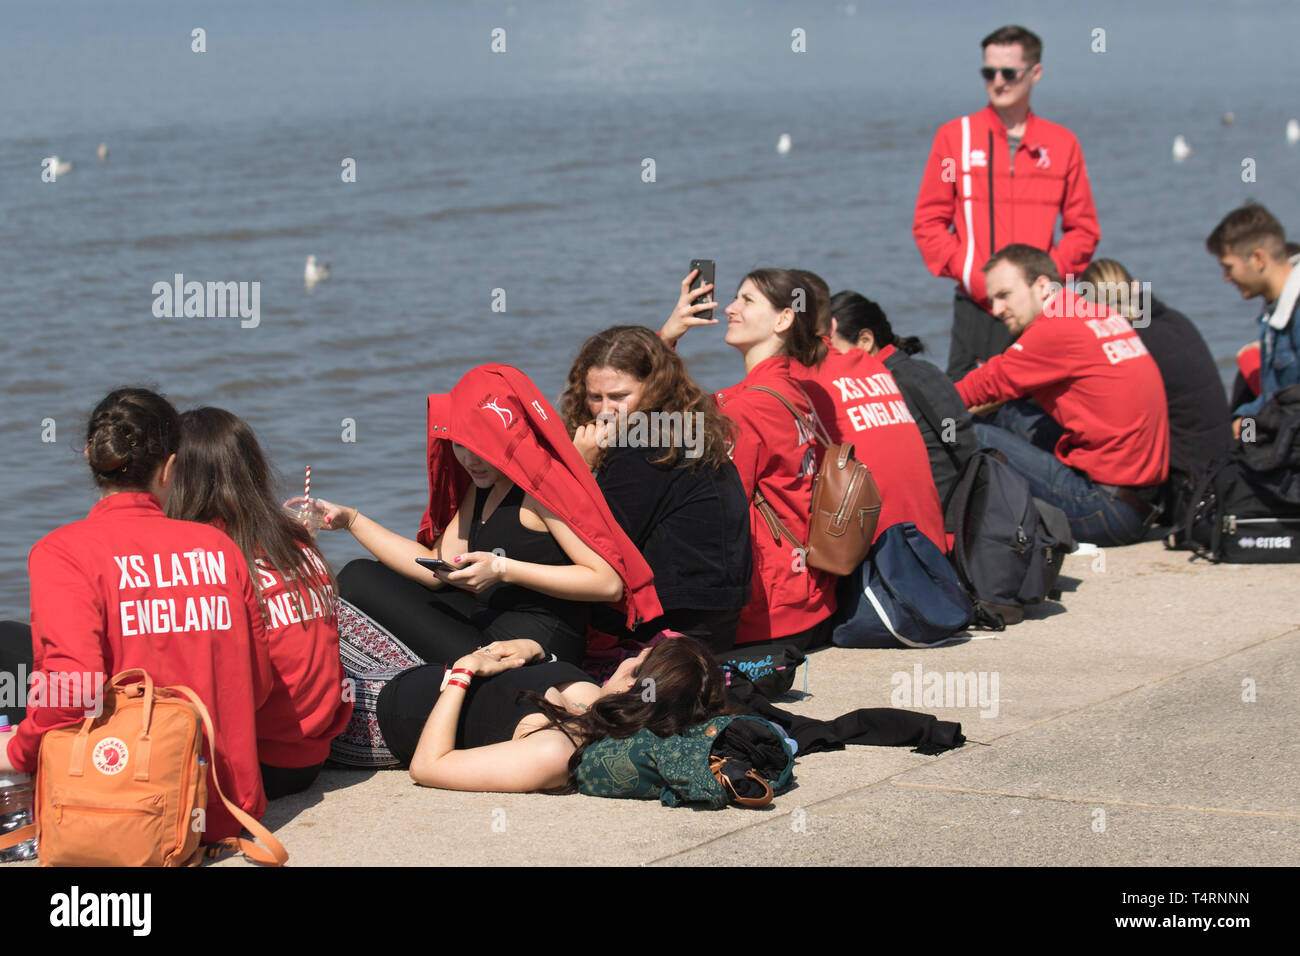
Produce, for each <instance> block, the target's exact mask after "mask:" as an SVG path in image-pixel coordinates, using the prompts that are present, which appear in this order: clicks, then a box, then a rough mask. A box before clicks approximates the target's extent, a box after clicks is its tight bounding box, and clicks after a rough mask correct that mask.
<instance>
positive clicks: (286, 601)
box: [167, 408, 352, 800]
mask: <svg viewBox="0 0 1300 956" xmlns="http://www.w3.org/2000/svg"><path fill="white" fill-rule="evenodd" d="M167 514H168V516H169V517H172V518H179V519H180V520H182V521H199V522H202V523H204V524H210V525H215V526H216V527H218V528H220V529H221V530H222V531H224V532H226V534H228V535H229V536H230V537H231V538H232V539H233V540H234V542H235V544H237V545H238V546H239V550H240V551H242V552H243V555H244V558H245V560H246V561H247V562H248V567H249V568H250V570H251V571H252V574H253V583H254V585H255V586H256V588H257V593H258V600H259V601H260V602H261V611H260V614H261V617H262V621H263V624H264V625H265V627H266V634H267V640H268V644H269V647H270V654H271V665H272V667H273V669H274V672H275V680H274V685H273V687H272V689H271V696H270V697H268V698H267V700H266V701H265V702H264V703H263V704H262V706H261V707H260V708H258V711H257V753H258V759H259V760H260V761H261V764H262V786H263V788H264V789H265V790H266V796H267V798H268V799H270V800H274V799H276V798H278V797H283V796H287V795H288V794H291V793H298V792H300V791H302V790H305V789H307V787H309V786H311V784H312V782H313V781H314V780H315V779H316V777H317V775H318V774H319V773H320V769H321V766H322V765H323V764H324V762H325V758H326V757H328V756H329V750H330V741H331V740H333V739H334V738H335V737H337V736H338V735H339V734H340V733H342V731H343V729H344V728H345V727H347V724H348V718H349V717H351V715H352V701H351V699H350V695H347V696H345V695H344V693H343V690H344V685H343V679H344V673H343V664H342V662H341V661H340V659H339V624H338V612H337V601H336V597H335V587H334V576H333V575H332V574H331V573H330V570H329V567H328V565H326V563H325V558H324V556H323V555H322V554H321V553H320V551H319V550H318V549H317V548H316V545H315V544H314V543H313V542H312V539H311V534H310V533H309V532H308V531H307V529H306V528H305V527H304V526H303V525H302V524H300V523H298V522H297V521H294V520H293V519H292V518H290V517H289V516H288V515H286V514H285V513H284V511H283V510H282V509H281V508H280V505H279V504H278V503H277V501H276V496H275V493H274V489H273V487H272V477H271V470H270V468H269V467H268V466H267V463H266V458H265V457H264V456H263V455H262V449H261V447H260V446H259V445H258V443H257V437H256V436H255V435H254V434H253V430H252V429H251V428H249V427H248V424H247V423H246V422H245V421H243V419H241V418H239V417H238V416H237V415H233V414H231V413H230V412H228V411H225V410H224V409H221V408H196V409H194V410H192V411H188V412H186V413H185V414H183V415H182V416H181V443H180V451H179V452H178V453H177V458H176V467H175V479H174V481H173V484H172V492H171V496H170V497H169V498H168V499H167Z"/></svg>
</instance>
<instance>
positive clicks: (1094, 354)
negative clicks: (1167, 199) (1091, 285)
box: [957, 245, 1169, 546]
mask: <svg viewBox="0 0 1300 956" xmlns="http://www.w3.org/2000/svg"><path fill="white" fill-rule="evenodd" d="M983 272H984V278H985V282H986V283H987V286H988V293H989V298H990V301H991V302H992V305H993V314H994V315H996V316H997V317H998V318H999V319H1000V320H1001V321H1002V322H1003V323H1005V324H1006V327H1007V330H1008V331H1009V332H1010V334H1011V335H1013V336H1019V338H1017V340H1016V342H1015V343H1014V344H1013V345H1012V346H1011V347H1010V348H1009V349H1007V350H1006V351H1005V352H1003V353H1002V354H1001V355H995V356H993V357H992V358H990V359H989V360H988V361H987V362H985V363H984V364H983V365H982V366H980V367H979V368H977V369H975V370H974V371H973V372H971V373H970V374H969V375H967V376H966V377H965V378H963V379H962V380H961V381H960V382H958V383H957V393H958V394H959V395H961V398H962V401H964V402H965V403H966V405H967V406H968V407H969V408H970V409H971V411H972V412H975V413H978V412H979V411H980V409H981V407H983V406H987V405H989V404H991V403H994V402H1004V401H1007V400H1009V399H1016V398H1025V397H1032V398H1033V399H1035V400H1036V401H1037V402H1038V404H1039V405H1041V406H1042V407H1043V409H1044V410H1045V411H1046V412H1047V414H1048V415H1050V416H1051V418H1052V419H1054V420H1055V422H1056V423H1057V425H1059V426H1060V430H1061V431H1060V437H1059V439H1057V441H1056V443H1055V447H1054V449H1053V450H1052V451H1045V450H1043V448H1041V447H1039V446H1038V445H1036V444H1034V442H1032V441H1031V440H1029V438H1028V437H1027V436H1024V435H1021V434H1017V433H1016V432H1015V431H1011V430H1009V429H1007V428H999V427H997V426H996V425H988V424H983V423H979V422H977V423H976V425H975V437H976V439H978V441H979V443H980V444H981V445H982V446H984V447H985V448H996V449H997V450H999V451H1001V452H1002V453H1003V454H1004V455H1006V457H1007V460H1008V461H1009V462H1010V463H1011V466H1012V467H1013V468H1015V469H1016V471H1018V472H1020V473H1021V474H1022V475H1024V476H1025V478H1026V479H1027V480H1028V481H1029V487H1030V489H1031V490H1032V491H1033V494H1034V497H1036V498H1042V499H1043V500H1044V501H1046V502H1048V503H1049V504H1053V505H1056V506H1057V507H1058V508H1060V509H1061V510H1062V511H1063V512H1065V516H1066V517H1067V518H1069V519H1070V530H1071V531H1072V532H1073V533H1074V536H1075V538H1077V539H1078V540H1080V541H1090V542H1092V543H1094V544H1101V545H1108V546H1109V545H1120V544H1131V543H1133V542H1134V541H1138V540H1140V539H1141V537H1142V533H1143V531H1144V530H1145V521H1146V519H1147V517H1148V516H1149V515H1150V514H1151V512H1152V510H1153V501H1154V499H1155V496H1156V492H1157V491H1158V489H1159V486H1160V484H1161V483H1163V482H1164V480H1165V478H1166V477H1167V476H1168V474H1169V407H1168V403H1167V402H1166V400H1165V387H1164V381H1163V380H1162V379H1161V377H1160V369H1159V368H1158V367H1157V366H1156V363H1155V360H1154V359H1153V358H1152V357H1151V355H1150V353H1148V352H1147V350H1146V346H1144V345H1143V344H1142V339H1141V338H1140V337H1139V336H1138V334H1137V332H1136V330H1134V328H1133V326H1132V325H1130V324H1129V322H1128V320H1126V319H1125V318H1123V317H1122V316H1118V315H1112V314H1110V313H1109V312H1108V310H1107V309H1106V307H1105V305H1094V304H1093V303H1090V302H1088V301H1086V300H1084V299H1081V298H1079V297H1077V296H1075V295H1074V293H1072V292H1069V291H1066V290H1064V289H1062V288H1061V276H1060V273H1058V272H1057V271H1056V263H1054V262H1053V261H1052V259H1051V257H1050V256H1048V255H1047V253H1045V252H1043V251H1042V250H1040V249H1035V248H1033V247H1032V246H1026V245H1011V246H1007V247H1005V248H1004V249H1002V251H1001V252H999V253H998V254H997V255H995V256H994V257H993V258H992V259H990V260H989V261H988V263H987V264H986V265H985V266H984V270H983Z"/></svg>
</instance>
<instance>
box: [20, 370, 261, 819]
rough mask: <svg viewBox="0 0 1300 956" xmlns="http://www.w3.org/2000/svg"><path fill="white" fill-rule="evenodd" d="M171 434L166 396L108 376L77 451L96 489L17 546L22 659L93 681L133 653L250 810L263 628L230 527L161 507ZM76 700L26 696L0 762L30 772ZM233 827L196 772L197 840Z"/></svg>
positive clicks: (53, 675)
mask: <svg viewBox="0 0 1300 956" xmlns="http://www.w3.org/2000/svg"><path fill="white" fill-rule="evenodd" d="M179 437H180V421H179V417H178V416H177V414H176V410H175V409H174V408H172V406H171V404H170V403H168V401H167V400H166V399H165V398H163V397H161V396H159V395H156V394H154V393H153V392H151V391H149V390H147V389H143V388H120V389H117V390H116V391H113V392H111V393H109V394H108V396H106V397H105V398H104V400H103V401H101V402H100V403H99V404H98V405H97V406H96V407H95V410H94V412H93V413H91V416H90V424H89V426H88V427H87V429H86V449H85V455H86V460H87V462H88V463H89V464H90V469H91V473H92V474H93V475H94V478H95V483H96V484H97V485H98V486H99V488H100V499H99V502H98V503H97V504H96V505H95V506H94V507H93V508H92V509H91V510H90V514H89V515H88V516H87V517H86V518H85V519H83V520H81V521H76V522H73V523H72V524H68V525H64V526H63V527H62V528H58V529H57V530H55V531H52V532H51V533H49V534H48V535H46V536H45V537H44V538H42V539H41V540H40V541H38V542H37V543H36V545H35V547H33V548H32V551H31V555H30V556H29V558H28V571H29V573H30V576H31V605H32V607H31V610H32V644H33V652H34V655H33V656H34V659H35V671H39V672H41V673H42V674H44V675H45V677H44V680H45V686H47V687H53V688H58V687H60V686H62V684H63V682H64V681H65V680H67V679H68V678H69V676H70V675H73V674H76V675H81V674H93V675H102V676H103V677H104V679H105V681H107V679H108V678H109V677H111V676H112V675H114V674H116V673H119V672H121V671H124V670H129V669H131V668H136V667H139V668H143V669H144V670H145V671H147V672H148V674H149V676H150V677H152V678H153V681H154V683H155V684H156V685H157V686H159V687H163V686H173V685H177V684H180V685H184V686H187V687H190V688H192V689H193V690H194V691H195V693H197V694H198V695H199V697H200V699H201V700H202V701H203V703H204V704H205V705H206V706H207V708H208V711H209V712H210V713H211V715H212V721H213V724H214V725H215V727H216V731H217V733H216V753H215V754H214V755H210V756H211V757H212V766H213V768H214V770H215V773H216V777H217V780H218V781H219V782H220V785H221V789H222V791H224V792H225V794H226V796H227V797H228V798H229V799H230V800H231V801H232V802H233V803H235V804H237V805H238V806H240V807H242V808H243V809H244V810H246V811H247V812H248V813H249V814H250V815H252V816H253V817H260V816H261V815H262V813H263V812H264V811H265V810H266V795H265V794H264V793H263V790H262V778H261V774H260V773H259V771H258V763H257V733H256V724H255V714H256V712H257V710H258V708H259V707H261V706H262V705H263V704H264V703H265V702H266V700H267V697H268V696H269V695H270V693H271V686H272V674H271V662H270V658H269V655H268V653H267V646H266V632H265V630H264V629H263V627H262V614H261V609H260V608H259V606H258V601H257V594H256V591H255V590H254V587H253V582H252V580H251V579H250V577H249V573H248V567H247V565H246V564H245V562H244V558H243V556H242V555H241V554H240V553H239V549H238V548H236V547H235V545H234V543H233V542H232V541H231V540H230V538H228V537H226V535H224V534H222V533H221V532H220V531H218V530H217V529H216V528H210V527H207V526H205V525H201V524H194V523H192V522H188V521H176V520H174V519H172V518H168V517H167V516H166V515H165V514H164V513H163V504H164V503H165V502H166V501H167V498H168V495H169V493H170V491H171V488H172V483H173V477H174V468H175V462H176V449H177V445H178V443H179ZM35 671H34V673H35ZM62 702H63V701H60V703H62ZM78 703H79V704H80V705H81V706H70V707H68V706H45V705H44V703H42V702H37V701H36V700H35V698H33V700H32V701H31V706H29V707H28V709H27V713H26V717H25V719H24V720H23V721H22V722H21V723H20V724H19V725H18V728H17V731H16V732H15V733H14V734H13V735H12V739H10V740H9V741H8V745H7V747H6V748H5V749H4V750H3V751H0V772H2V771H4V770H8V769H11V768H13V769H17V770H20V771H23V772H27V773H31V772H33V771H34V770H35V769H36V758H37V753H38V750H39V747H40V741H41V736H42V734H44V733H45V731H47V730H53V729H55V728H58V727H66V726H69V725H72V724H76V723H79V722H80V721H81V720H82V719H84V717H85V715H86V713H87V712H88V711H92V710H93V709H94V707H95V705H96V702H95V701H90V700H82V701H80V702H78ZM240 829H241V827H240V825H239V823H238V822H237V821H236V820H235V819H234V817H233V816H231V814H230V812H229V811H228V810H227V809H226V808H225V806H224V805H223V804H222V802H221V798H220V797H219V796H218V795H217V788H216V787H213V786H209V787H208V807H207V814H206V820H205V827H204V833H203V842H205V843H210V842H215V841H218V840H222V839H225V838H226V837H231V836H237V835H238V834H239V831H240Z"/></svg>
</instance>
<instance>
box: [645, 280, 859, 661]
mask: <svg viewBox="0 0 1300 956" xmlns="http://www.w3.org/2000/svg"><path fill="white" fill-rule="evenodd" d="M690 280H691V276H687V277H686V278H685V279H683V280H682V291H681V297H680V298H679V299H678V302H677V307H676V308H675V309H674V310H673V313H672V315H671V316H669V318H668V321H667V323H665V325H664V327H663V330H662V331H661V333H660V334H661V336H662V337H663V340H664V342H665V343H666V344H668V345H670V346H672V345H675V343H676V342H677V340H678V339H680V338H681V337H682V336H683V335H685V334H686V332H687V331H689V330H690V329H691V328H692V327H694V326H696V325H713V324H716V323H717V322H718V320H717V319H701V318H698V317H697V316H696V314H695V313H696V312H698V311H699V310H700V309H702V308H708V307H710V306H712V305H713V303H707V302H706V303H694V304H693V303H692V299H693V298H695V297H698V296H699V295H701V294H702V293H704V294H707V293H708V292H709V291H710V290H711V286H708V285H705V286H702V287H701V288H700V289H697V290H691V289H690ZM806 285H807V282H806V280H805V278H804V277H803V276H802V275H801V274H800V273H798V272H796V271H794V270H790V269H756V270H755V271H753V272H751V273H749V275H747V276H745V278H744V280H743V281H742V282H741V283H740V288H739V289H737V291H736V298H735V300H734V301H733V302H732V303H731V304H730V305H729V306H727V309H726V315H727V332H726V338H725V341H726V343H727V344H728V345H730V346H731V347H732V348H734V349H735V350H736V351H737V352H739V353H740V356H741V359H742V361H743V362H744V368H745V377H744V379H743V380H742V381H740V382H739V383H737V384H736V385H733V386H731V387H730V388H725V389H723V390H722V391H720V392H718V393H717V395H716V398H717V402H718V405H719V406H720V408H721V410H722V412H723V414H725V415H726V416H727V417H728V418H730V419H731V420H732V421H734V422H735V423H736V426H737V430H738V431H737V435H736V443H735V447H734V449H733V451H732V455H731V458H732V461H733V462H734V463H735V466H736V470H737V471H738V472H739V473H740V480H741V482H742V484H743V485H744V488H745V493H746V495H747V496H748V498H749V499H750V502H751V505H750V511H749V528H750V540H751V541H752V542H753V555H754V574H753V579H752V585H751V596H750V600H749V603H748V604H746V606H745V609H744V610H743V611H742V612H741V615H740V623H739V625H738V627H737V630H736V644H737V645H738V646H739V645H742V644H751V643H754V642H758V641H771V640H779V641H780V642H781V643H788V644H791V645H794V646H795V647H797V648H798V649H800V650H808V649H810V648H813V647H819V646H821V645H823V644H826V643H828V642H829V640H830V617H831V614H832V613H833V612H834V610H835V582H836V579H835V577H834V575H831V574H829V573H827V572H825V571H819V570H817V569H815V568H811V567H808V566H807V565H806V564H805V562H804V560H803V555H802V554H801V553H800V550H799V548H798V546H797V545H796V544H794V543H792V542H790V541H789V540H787V539H786V538H785V537H784V536H782V537H781V538H780V539H779V540H778V539H774V537H773V535H772V532H771V531H770V530H769V527H768V524H767V522H766V521H765V520H764V519H763V517H762V515H761V513H760V512H759V510H758V509H757V508H756V507H754V506H753V504H752V502H753V496H754V492H755V491H761V492H762V493H763V497H764V498H765V499H766V500H767V502H768V504H769V505H770V506H771V507H772V510H773V511H774V512H775V513H776V515H777V517H778V518H779V519H780V520H781V522H782V523H784V525H785V526H786V528H788V529H789V530H790V532H791V533H792V534H794V535H796V536H797V537H798V539H799V540H800V541H804V542H806V541H807V535H808V513H809V510H810V508H811V504H812V483H813V477H814V476H815V475H816V474H817V468H818V464H819V462H820V460H821V453H822V448H821V446H820V445H819V444H818V443H817V441H816V440H815V439H814V437H813V436H812V435H811V434H810V433H809V431H808V429H807V428H806V427H805V426H804V424H803V423H802V422H797V421H796V420H795V417H794V416H793V415H792V414H790V411H789V409H787V408H786V407H785V405H783V404H782V403H781V401H780V400H779V399H778V398H776V397H775V396H773V395H771V394H769V393H767V392H764V391H760V390H759V389H758V388H756V387H755V386H761V387H762V388H768V389H772V390H773V391H776V392H778V393H779V394H780V395H781V396H782V397H784V398H785V399H786V401H788V402H790V404H792V405H793V406H794V407H795V409H796V410H798V412H799V413H800V415H802V416H804V417H805V418H807V417H809V416H810V415H811V413H812V408H811V406H810V404H809V400H808V398H807V397H806V396H805V395H804V393H803V391H802V390H801V389H800V388H799V385H798V383H797V382H796V380H795V376H794V375H793V374H792V367H794V366H796V365H805V366H806V365H816V364H817V363H819V362H820V361H821V359H822V357H823V356H824V355H825V352H826V346H825V345H824V344H823V343H822V341H821V340H820V339H819V338H818V336H817V333H816V328H815V317H814V316H813V314H812V312H811V311H809V310H806V309H804V308H802V305H803V301H804V298H805V297H806V296H807V295H808V293H807V291H806V288H805V287H806ZM801 291H802V293H803V294H802V295H801V294H800V292H801ZM796 305H798V306H800V307H799V308H796Z"/></svg>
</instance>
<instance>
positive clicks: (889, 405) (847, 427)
mask: <svg viewBox="0 0 1300 956" xmlns="http://www.w3.org/2000/svg"><path fill="white" fill-rule="evenodd" d="M791 370H792V372H793V373H794V376H795V378H796V379H798V380H799V382H800V384H801V385H803V387H804V390H805V391H806V392H807V393H808V398H809V399H811V400H812V403H813V408H815V409H816V410H817V417H818V418H820V419H821V420H822V423H823V424H824V425H825V426H826V430H827V431H829V432H830V434H831V438H832V439H833V440H834V441H835V442H837V443H842V442H852V443H853V452H854V454H855V455H856V456H857V458H858V460H859V461H861V462H862V463H863V464H865V465H866V466H867V467H868V468H870V469H871V476H872V477H873V478H875V479H876V487H878V488H879V489H880V522H879V523H878V524H877V525H876V537H877V538H879V537H880V536H881V535H882V534H883V533H884V531H885V529H886V528H888V527H890V526H891V525H895V524H898V523H899V522H902V521H910V522H912V523H913V524H914V525H916V528H917V530H918V531H920V532H921V533H922V534H923V535H925V536H926V537H927V538H929V539H930V540H931V541H932V542H934V544H935V546H936V547H937V548H938V549H939V550H940V551H944V552H947V550H948V542H947V538H946V536H945V535H944V530H943V509H942V506H941V505H940V504H939V492H938V490H937V489H936V488H935V487H934V475H933V474H932V473H931V471H930V456H929V453H928V452H927V451H926V450H925V439H924V438H922V437H921V432H920V429H918V428H917V427H916V420H915V419H914V418H913V417H912V413H911V412H910V411H909V410H908V408H907V401H906V400H905V399H904V398H903V393H902V392H901V391H899V388H898V385H897V383H895V382H894V376H893V375H891V374H890V373H889V370H888V369H886V368H885V366H884V364H883V363H882V362H881V361H880V360H879V359H878V358H876V357H875V356H874V355H872V354H871V353H870V352H865V351H863V350H862V349H851V350H850V351H848V352H843V353H841V352H838V351H836V350H835V349H834V348H831V347H828V351H827V353H826V359H825V361H823V362H822V364H821V365H819V366H817V367H816V368H807V367H805V366H803V365H799V364H797V363H796V364H794V365H792V366H791ZM787 414H789V413H787Z"/></svg>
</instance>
